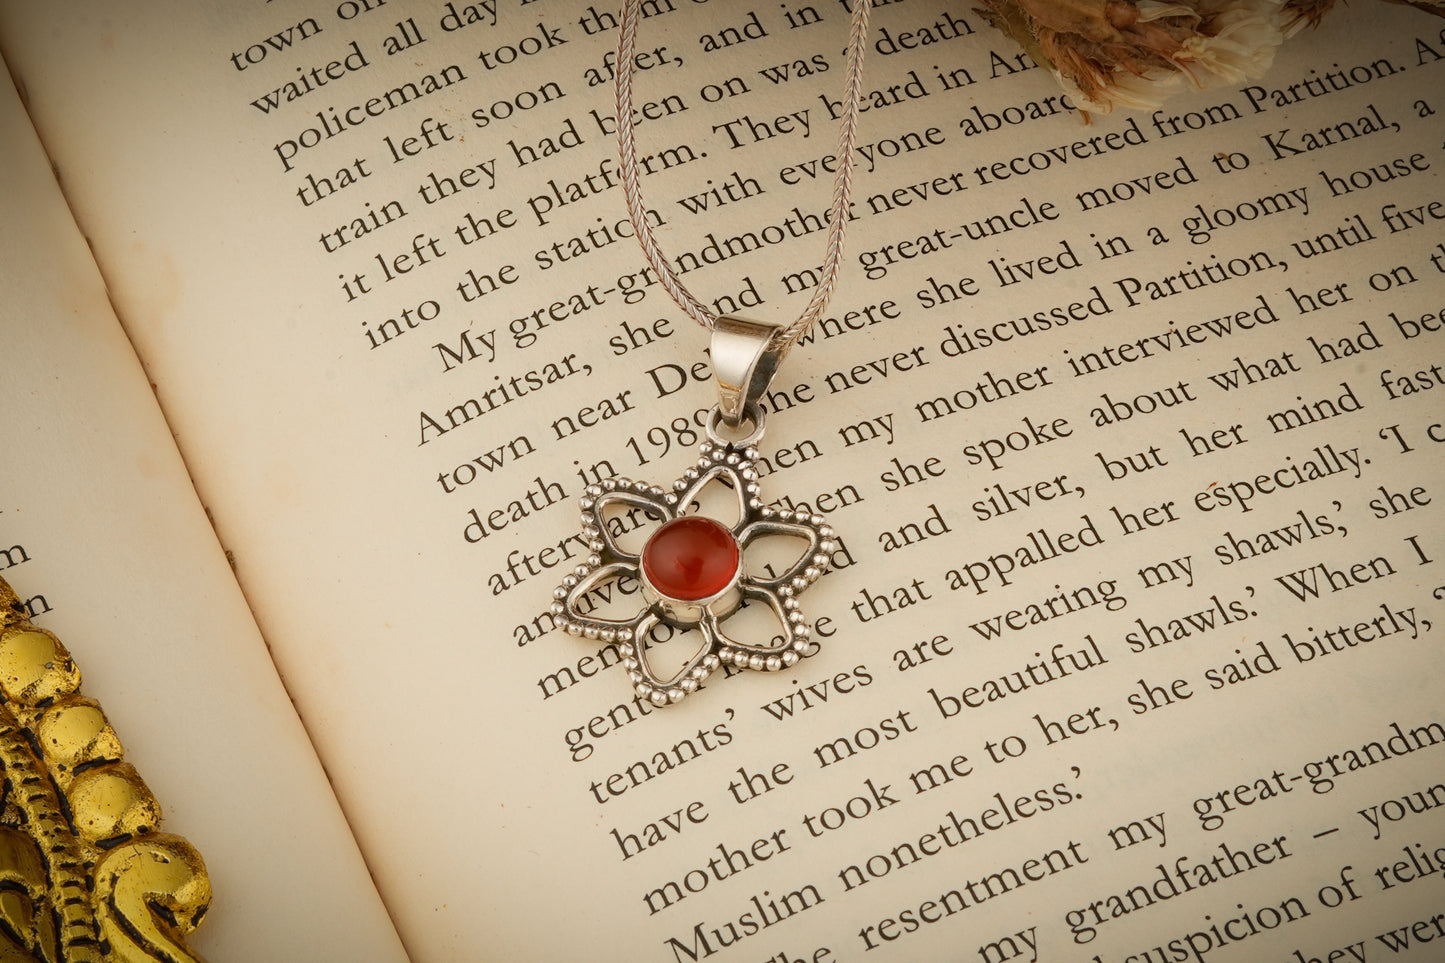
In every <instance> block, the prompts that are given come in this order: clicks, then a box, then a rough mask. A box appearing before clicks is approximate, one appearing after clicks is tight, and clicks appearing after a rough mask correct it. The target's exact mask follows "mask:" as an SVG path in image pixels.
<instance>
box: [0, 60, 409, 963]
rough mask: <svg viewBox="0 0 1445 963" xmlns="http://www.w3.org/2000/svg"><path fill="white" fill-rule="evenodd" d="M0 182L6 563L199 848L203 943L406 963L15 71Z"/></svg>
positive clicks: (283, 954)
mask: <svg viewBox="0 0 1445 963" xmlns="http://www.w3.org/2000/svg"><path fill="white" fill-rule="evenodd" d="M0 174H3V178H4V187H3V190H0V223H3V224H4V225H5V230H4V232H3V234H0V278H3V283H0V287H3V289H4V292H5V296H4V299H3V303H0V359H3V366H4V369H3V374H0V397H3V402H0V426H3V427H0V435H3V437H4V439H5V441H4V456H3V458H0V542H3V543H4V546H3V547H4V550H3V554H0V574H3V575H4V577H5V579H6V581H8V582H9V583H10V584H11V586H12V587H13V588H14V589H15V591H16V592H17V594H18V595H19V596H20V597H21V598H22V599H24V600H26V604H27V606H28V608H29V610H30V612H31V616H32V619H33V621H34V622H36V623H37V624H38V625H41V626H43V627H45V628H48V629H50V630H52V631H53V632H55V633H56V634H57V635H59V636H60V638H61V639H62V641H64V642H65V643H66V644H67V645H68V646H69V648H70V649H71V652H72V654H73V655H74V657H75V659H76V661H77V662H78V663H79V665H80V667H81V671H82V673H83V674H84V679H85V692H86V694H88V695H90V696H92V697H94V698H96V699H98V700H99V701H100V703H101V705H102V706H103V707H104V709H105V711H106V713H107V715H108V716H109V719H110V721H111V723H112V725H113V726H114V727H115V729H116V731H117V733H118V734H119V735H120V738H121V742H122V744H123V745H124V746H125V749H126V758H127V759H128V760H129V761H130V762H132V763H134V764H135V766H136V768H137V769H138V770H139V771H140V773H141V775H142V776H143V777H144V779H145V780H146V783H147V784H148V786H149V787H150V789H151V790H152V792H153V793H154V794H155V796H156V797H157V798H158V799H159V800H160V801H161V804H162V806H163V808H164V812H165V828H166V829H167V830H168V831H171V832H175V833H179V834H181V835H183V836H185V837H187V838H188V839H189V840H190V841H191V842H192V843H193V844H194V845H195V846H196V848H197V849H199V850H200V852H201V855H202V856H203V857H204V859H205V860H206V864H207V868H208V870H209V873H210V878H211V883H212V887H213V889H214V894H215V901H214V903H213V907H212V909H211V910H210V912H209V913H208V914H207V916H206V918H205V920H204V922H203V924H202V926H201V928H200V929H199V930H198V931H197V932H196V934H195V935H194V937H193V938H192V939H191V941H190V945H191V947H192V948H193V949H195V950H197V951H198V952H200V953H202V954H203V955H205V956H206V957H207V958H208V959H210V960H213V961H217V963H220V961H225V960H237V961H241V960H245V961H252V960H303V959H304V960H339V959H358V960H359V959H366V960H404V959H406V957H405V955H404V953H403V952H402V950H401V947H400V944H399V943H398V941H397V938H396V933H395V930H394V929H393V928H392V925H391V922H390V920H389V919H388V917H387V915H386V911H385V909H384V907H383V906H382V905H381V902H380V900H379V899H378V897H377V893H376V890H375V887H374V886H373V885H372V883H371V880H370V877H369V876H368V875H367V870H366V866H365V864H364V863H363V861H362V859H361V856H360V853H359V852H358V851H357V849H356V843H355V840H353V839H352V837H351V834H350V832H349V831H348V828H347V825H346V821H345V819H344V818H343V817H342V815H341V810H340V808H339V807H338V806H337V803H336V799H335V797H334V795H333V794H332V792H331V788H330V786H329V785H328V784H327V781H326V776H325V773H324V772H323V771H322V768H321V765H320V764H319V762H318V761H317V758H316V755H315V751H314V750H313V749H312V747H311V744H310V743H309V741H308V740H307V738H306V733H305V731H304V730H303V729H302V727H301V724H300V721H299V720H298V719H297V716H296V711H295V709H294V708H293V707H292V705H291V703H290V702H289V701H288V699H287V696H286V692H285V690H284V689H283V688H282V686H281V683H280V681H279V679H278V678H277V675H276V670H275V667H274V666H273V665H272V664H271V660H270V658H269V656H268V654H267V651H266V647H265V644H264V643H263V642H262V640H261V637H260V634H259V632H258V631H257V630H256V625H255V622H254V620H253V618H252V616H251V613H250V612H249V611H248V610H247V607H246V604H245V601H244V600H243V599H242V597H241V594H240V591H239V589H238V588H237V586H236V583H235V579H234V577H233V575H232V573H231V571H230V568H229V567H228V566H227V564H226V558H225V555H224V553H223V551H222V549H221V547H220V545H219V544H218V543H217V541H216V537H215V533H214V532H213V531H212V529H211V526H210V525H209V523H208V522H207V519H206V515H205V512H204V509H203V508H202V505H201V502H200V501H199V499H198V498H197V497H196V493H195V491H194V489H193V488H192V486H191V482H190V479H189V478H188V477H187V475H186V470H185V466H184V465H183V464H182V463H181V459H180V456H179V455H178V454H177V452H176V448H175V443H174V441H173V440H172V438H171V435H170V432H169V431H168V430H167V427H166V423H165V421H164V419H163V418H162V417H161V413H160V409H159V408H158V407H157V406H156V402H155V396H154V395H153V394H152V393H151V390H150V386H149V385H148V384H147V382H146V378H145V374H144V373H143V372H142V370H141V367H140V364H139V362H138V361H137V360H136V357H135V352H134V351H133V350H132V348H131V346H130V344H129V342H127V340H126V338H125V335H124V333H123V332H122V331H121V328H120V325H119V324H118V323H117V321H116V319H115V315H114V313H113V311H112V310H111V307H110V304H109V302H108V301H107V299H106V291H105V286H104V285H103V283H102V282H101V279H100V276H99V274H98V273H97V272H96V268H95V263H94V261H93V260H92V259H91V257H90V252H89V251H88V250H87V249H86V246H85V242H84V239H83V238H82V237H81V234H80V232H79V230H78V229H77V228H76V225H75V222H74V221H73V220H72V219H71V217H70V214H69V212H68V211H67V209H66V206H65V201H64V199H63V198H62V196H61V193H60V190H59V189H58V187H57V185H56V183H55V179H54V177H53V176H52V174H51V171H50V168H49V165H48V164H47V163H46V158H45V155H44V153H43V152H42V150H41V148H40V143H39V141H38V140H37V139H36V137H35V133H34V131H33V129H32V128H31V126H30V122H29V120H28V119H27V118H26V116H25V113H24V111H23V110H22V108H21V106H20V102H19V100H18V99H17V98H16V95H15V90H14V88H13V87H11V86H10V85H9V84H4V85H0ZM0 868H3V867H0ZM0 942H4V940H3V939H0ZM6 945H9V944H8V943H7V944H6Z"/></svg>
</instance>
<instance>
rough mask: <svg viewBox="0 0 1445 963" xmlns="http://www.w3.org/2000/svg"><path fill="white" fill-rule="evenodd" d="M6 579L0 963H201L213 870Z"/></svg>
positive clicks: (0, 675)
mask: <svg viewBox="0 0 1445 963" xmlns="http://www.w3.org/2000/svg"><path fill="white" fill-rule="evenodd" d="M123 755H124V753H123V750H122V748H121V744H120V740H119V739H117V738H116V734H115V730H113V729H112V728H111V727H110V724H109V723H108V722H107V721H106V718H105V713H104V712H103V711H102V710H101V708H100V705H99V704H98V703H96V701H95V700H93V699H89V698H87V697H85V696H84V695H82V694H81V693H80V670H79V669H78V668H77V667H76V665H75V662H74V661H73V660H72V659H71V657H70V653H69V652H68V651H66V648H65V646H64V645H63V644H61V642H60V640H59V639H57V638H56V637H55V636H54V635H53V634H51V633H50V632H47V631H45V630H44V629H41V628H37V627H36V626H34V625H32V624H31V623H30V622H29V620H28V619H27V617H26V613H25V609H24V608H23V607H22V605H21V604H20V600H19V599H18V598H16V596H15V593H14V592H13V591H11V589H10V586H9V585H8V584H6V583H5V581H4V579H0V963H91V961H97V963H98V961H115V963H160V961H164V963H192V961H195V963H200V961H201V957H200V956H198V955H197V954H196V953H194V952H192V951H191V950H190V949H188V948H187V947H186V945H185V937H186V935H187V934H188V933H190V932H191V931H192V930H194V929H195V927H196V925H197V924H198V923H199V922H200V920H201V917H202V916H203V915H204V914H205V912H206V909H207V907H209V906H210V902H211V883H210V879H209V878H208V877H207V876H206V868H205V864H204V863H203V862H202V861H201V856H200V854H199V853H197V852H196V851H195V849H193V848H192V847H191V845H190V844H189V843H188V842H186V841H185V840H184V839H182V838H181V837H179V836H173V835H170V834H168V833H163V832H160V831H159V829H160V820H161V811H160V805H159V804H158V803H157V802H156V799H155V797H154V796H152V795H151V793H150V790H149V789H147V788H146V784H145V782H144V780H142V779H141V777H140V774H139V773H137V772H136V771H135V768H134V767H133V766H131V765H130V764H129V763H127V762H126V761H125V760H124V758H123Z"/></svg>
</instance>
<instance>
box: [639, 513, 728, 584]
mask: <svg viewBox="0 0 1445 963" xmlns="http://www.w3.org/2000/svg"><path fill="white" fill-rule="evenodd" d="M741 557H742V552H741V551H740V550H739V548H738V542H737V539H735V538H733V533H732V532H730V531H728V529H727V528H726V527H725V526H723V525H722V524H721V523H719V522H716V521H714V520H713V519H711V518H705V517H703V516H701V515H688V516H686V517H684V518H675V519H673V520H672V521H670V522H667V523H666V524H664V525H663V526H662V527H661V528H659V529H658V530H657V531H655V532H653V533H652V537H651V538H649V539H648V540H647V544H646V545H645V546H643V549H642V570H643V572H644V573H646V575H647V580H648V582H650V583H651V584H652V587H653V588H655V589H657V590H658V591H659V592H661V593H662V594H663V595H666V596H667V597H668V598H673V599H677V600H678V601H682V602H696V601H699V600H701V599H706V598H711V597H712V596H714V595H717V594H718V593H719V592H721V591H722V590H723V589H725V588H727V587H728V584H729V583H730V582H732V580H733V578H734V577H735V576H736V575H737V571H738V563H739V561H740V559H741Z"/></svg>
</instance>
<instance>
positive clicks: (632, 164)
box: [617, 0, 871, 358]
mask: <svg viewBox="0 0 1445 963" xmlns="http://www.w3.org/2000/svg"><path fill="white" fill-rule="evenodd" d="M870 3H871V0H853V15H852V20H851V27H850V29H849V34H848V68H847V69H848V79H847V90H846V94H845V96H844V102H843V103H844V106H843V118H842V123H841V125H840V128H839V134H838V173H837V177H836V178H835V179H834V181H833V206H832V208H831V210H830V213H829V216H828V247H827V253H826V256H825V257H824V259H823V267H822V275H821V277H820V278H819V281H818V284H817V285H816V286H815V287H814V289H813V298H812V300H811V301H809V302H808V306H807V307H806V308H804V309H803V313H802V314H801V315H799V317H798V319H797V320H796V321H794V322H793V323H792V324H790V325H788V326H787V327H786V328H779V329H778V332H777V333H776V334H775V335H774V336H773V350H774V351H775V352H776V353H777V356H778V357H779V358H781V357H782V355H783V354H785V353H786V352H787V351H788V349H789V348H791V347H792V346H793V344H794V343H796V342H797V340H798V339H799V338H800V337H802V336H803V334H804V332H806V331H807V330H808V328H809V327H811V326H812V325H813V323H814V322H815V321H817V320H818V318H819V317H820V316H821V315H822V313H823V309H824V308H825V307H826V306H827V304H828V300H829V298H831V297H832V296H833V289H834V287H836V286H837V283H838V275H839V273H840V272H841V270H842V266H843V238H844V234H845V232H846V230H847V225H848V201H849V197H850V195H851V194H852V190H853V155H854V147H855V145H856V144H857V141H858V112H859V110H858V108H859V103H860V101H861V100H862V96H863V94H862V91H863V52H864V50H865V49H866V47H867V40H868V9H869V5H870ZM641 9H642V0H625V2H624V4H623V9H622V24H621V28H620V31H619V33H620V39H619V41H618V45H617V146H618V153H619V154H620V159H621V170H620V174H621V177H622V193H623V194H624V195H625V196H626V198H627V213H628V216H629V217H631V219H632V226H633V230H634V232H635V233H636V235H637V243H638V245H639V246H640V247H641V248H642V253H643V255H644V256H645V257H646V258H647V263H648V264H649V265H650V266H651V267H652V270H653V271H654V273H656V275H657V279H658V282H659V283H660V284H661V285H662V287H663V289H664V290H665V291H667V293H668V294H669V295H671V297H672V299H673V300H674V301H676V302H677V306H678V307H679V308H681V309H682V310H683V312H684V313H686V314H687V316H688V317H690V318H692V319H693V320H694V321H696V322H697V323H698V324H700V325H702V326H703V327H704V328H707V329H709V330H711V329H712V328H713V326H714V325H716V324H717V315H716V314H715V313H713V311H712V310H711V309H709V308H708V307H707V306H706V305H704V304H703V303H702V302H700V301H699V300H698V299H697V298H696V297H694V296H693V294H692V292H691V291H689V290H688V289H687V287H686V286H685V285H684V284H683V283H682V281H681V280H680V279H679V278H678V276H677V274H676V273H674V272H673V270H672V266H671V265H670V264H669V263H668V261H667V258H666V257H665V256H664V255H663V253H662V249H661V248H660V247H659V246H658V244H657V239H656V238H655V237H654V236H653V233H652V225H650V224H648V222H647V216H646V215H647V208H646V206H645V205H644V204H643V200H642V185H641V183H640V177H639V172H638V164H637V145H636V141H635V137H634V125H633V121H632V71H633V61H632V57H633V52H634V49H635V47H636V44H637V25H638V21H639V20H640V19H641Z"/></svg>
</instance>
